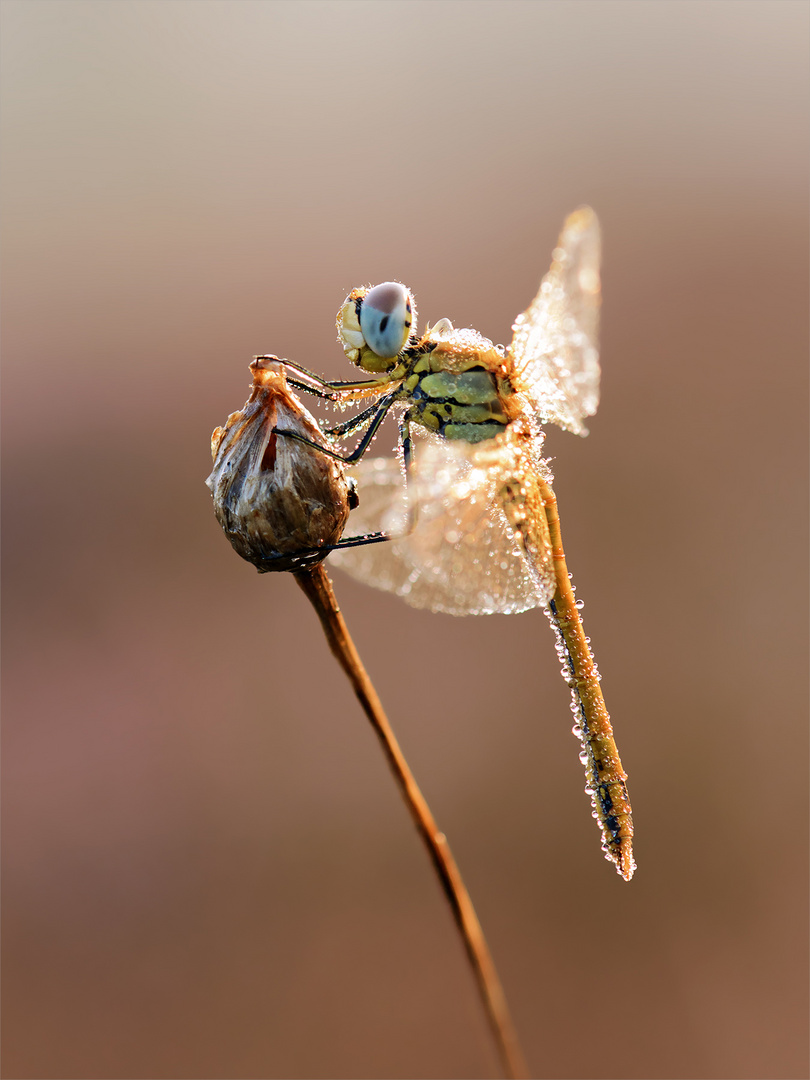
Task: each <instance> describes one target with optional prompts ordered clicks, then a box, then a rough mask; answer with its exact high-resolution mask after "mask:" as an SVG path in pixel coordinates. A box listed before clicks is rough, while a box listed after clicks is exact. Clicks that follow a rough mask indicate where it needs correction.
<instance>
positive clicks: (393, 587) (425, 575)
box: [330, 438, 554, 615]
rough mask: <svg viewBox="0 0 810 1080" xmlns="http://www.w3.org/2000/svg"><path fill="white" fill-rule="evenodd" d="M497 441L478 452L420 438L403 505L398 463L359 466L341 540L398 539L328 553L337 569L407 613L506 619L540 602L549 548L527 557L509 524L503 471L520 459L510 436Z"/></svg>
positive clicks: (548, 586)
mask: <svg viewBox="0 0 810 1080" xmlns="http://www.w3.org/2000/svg"><path fill="white" fill-rule="evenodd" d="M497 442H498V443H499V446H498V447H497V448H495V449H489V450H487V451H483V452H482V451H480V450H476V448H475V447H473V446H470V445H469V444H461V443H449V442H448V441H447V440H444V439H432V438H430V439H420V440H419V443H418V444H417V446H416V448H415V454H414V460H413V465H412V468H411V473H410V476H409V480H408V489H407V499H406V491H405V483H404V477H403V474H402V470H401V468H400V466H399V463H398V462H397V461H395V460H392V459H387V458H370V459H366V460H364V461H361V462H360V463H359V464H358V466H357V470H356V473H355V476H356V479H357V482H358V494H359V497H360V504H359V506H358V508H357V509H356V510H354V511H352V515H351V517H350V518H349V524H348V526H347V529H346V533H345V535H353V534H356V533H360V532H368V531H373V530H377V529H383V530H385V531H386V532H388V533H389V535H392V536H395V537H396V539H394V540H391V541H390V542H388V543H385V544H373V545H369V546H367V547H359V548H351V549H346V550H343V551H335V552H334V553H333V554H332V555H331V556H330V558H331V559H332V560H333V562H334V563H335V565H337V566H339V567H340V568H341V569H343V570H345V571H346V572H347V573H349V574H351V575H352V577H355V578H357V579H358V580H359V581H362V582H364V583H366V584H368V585H373V586H375V587H376V588H379V589H384V590H386V591H387V592H393V593H396V594H397V595H398V596H401V597H402V598H403V599H404V600H405V601H406V602H407V603H409V604H410V605H411V606H412V607H419V608H428V609H430V610H431V611H443V612H446V613H447V614H450V615H489V614H492V613H494V612H501V613H503V614H512V613H514V612H518V611H525V610H526V609H528V608H533V607H538V606H539V605H541V604H545V603H546V602H547V601H548V600H549V599H550V597H551V595H552V594H553V592H554V579H553V569H552V565H551V557H550V551H543V552H542V553H541V557H540V558H539V559H538V558H532V559H529V558H527V550H526V547H525V545H524V542H523V540H522V538H521V535H520V533H519V532H518V531H517V530H516V529H515V528H514V527H513V525H512V524H511V522H510V520H508V517H507V512H506V511H507V509H508V508H509V507H508V505H507V506H505V499H504V495H503V475H504V472H507V473H508V472H510V470H511V472H512V473H514V472H515V471H516V469H515V466H516V462H514V461H511V460H510V457H516V456H517V455H516V454H515V451H514V447H512V445H511V442H510V440H503V441H502V440H500V439H499V440H497ZM507 502H508V500H507ZM409 506H410V507H411V508H412V518H413V523H412V524H411V517H410V516H409ZM543 523H544V525H545V519H543ZM540 546H541V547H542V546H543V545H542V544H541V545H540Z"/></svg>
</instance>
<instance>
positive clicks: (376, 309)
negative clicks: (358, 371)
mask: <svg viewBox="0 0 810 1080" xmlns="http://www.w3.org/2000/svg"><path fill="white" fill-rule="evenodd" d="M414 323H415V312H414V306H413V299H412V297H411V294H410V292H409V291H408V290H407V289H406V288H405V286H404V285H400V284H399V282H398V281H384V282H383V283H382V285H375V286H374V288H373V289H369V291H368V292H367V293H366V295H365V296H364V297H363V303H362V305H361V307H360V329H361V330H362V332H363V337H364V338H365V342H366V345H368V347H369V348H370V349H371V351H372V352H374V353H376V354H377V356H382V357H384V358H386V359H390V358H393V357H395V356H399V354H400V353H401V352H402V350H403V349H404V347H405V344H406V342H407V340H408V338H409V337H410V336H411V328H412V325H413V324H414Z"/></svg>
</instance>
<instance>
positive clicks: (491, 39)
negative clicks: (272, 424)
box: [2, 0, 808, 1078]
mask: <svg viewBox="0 0 810 1080" xmlns="http://www.w3.org/2000/svg"><path fill="white" fill-rule="evenodd" d="M3 23H4V26H3V57H2V70H3V79H4V92H3V107H4V145H5V150H4V160H5V169H4V172H5V186H4V200H5V245H4V259H5V273H4V309H5V319H4V386H5V393H4V425H3V440H4V448H5V454H4V474H5V475H4V493H3V494H4V511H5V512H4V535H5V539H4V569H5V577H4V583H5V590H4V593H5V620H4V624H3V631H4V658H5V666H4V676H5V677H4V688H3V689H4V701H5V710H4V719H5V723H4V748H5V753H4V757H3V769H4V788H3V791H4V800H5V801H4V817H3V829H4V843H3V858H4V866H5V869H4V877H3V881H4V901H3V946H4V948H3V965H4V995H3V1004H4V1013H5V1023H4V1039H5V1047H4V1074H5V1075H6V1076H8V1077H79V1078H95V1077H113V1078H118V1077H122V1078H123V1077H148V1078H152V1077H156V1078H157V1077H160V1078H162V1077H192V1078H194V1077H200V1078H203V1077H204V1078H208V1077H222V1078H237V1077H240V1078H242V1077H251V1078H252V1077H257V1078H264V1077H268V1078H270V1077H488V1076H493V1075H497V1069H498V1066H497V1061H496V1059H495V1057H494V1055H493V1052H492V1049H491V1046H490V1042H489V1036H488V1032H487V1030H486V1027H485V1025H484V1022H483V1019H482V1015H481V1010H480V1006H479V1002H478V1000H477V998H476V995H475V991H474V988H473V983H472V979H471V976H470V972H469V970H468V968H467V966H466V961H465V957H464V954H463V952H462V949H461V947H460V945H459V943H458V941H457V939H456V936H455V933H454V929H453V924H452V921H451V918H450V915H449V912H448V910H447V906H446V904H445V901H444V898H443V896H442V894H441V892H440V890H439V887H438V885H437V883H436V881H435V879H434V876H433V873H432V870H431V867H430V865H429V863H428V860H427V859H426V857H425V855H424V853H423V850H422V848H421V846H420V843H419V841H418V839H417V838H416V836H415V833H414V830H413V828H412V826H411V823H410V820H409V818H408V816H407V814H406V812H405V810H404V808H403V806H402V804H401V802H400V800H399V797H398V795H397V792H396V790H395V788H394V785H393V783H392V781H391V778H390V776H389V774H388V771H387V768H386V766H385V763H384V761H383V758H382V756H381V753H380V751H379V748H378V746H377V744H376V741H375V739H374V737H373V736H372V734H371V731H370V729H369V727H368V725H367V723H366V721H365V720H364V718H363V717H362V716H361V714H360V712H359V709H358V708H357V706H356V704H355V702H354V700H353V698H352V696H351V694H350V691H349V688H348V686H347V684H346V682H345V680H344V678H343V676H342V674H341V673H340V672H339V671H338V669H337V667H336V665H335V664H334V662H333V660H332V658H331V656H330V655H329V653H328V651H327V649H326V646H325V644H324V642H323V639H322V637H321V635H320V631H319V628H318V625H317V622H316V619H315V617H314V615H313V613H312V611H311V610H310V609H309V608H308V606H307V604H306V602H305V600H304V597H303V595H302V594H301V593H300V591H299V590H298V589H297V587H296V585H295V582H294V581H293V580H292V579H291V578H288V577H287V576H284V575H278V576H275V575H270V576H263V577H259V576H258V575H257V574H256V572H255V571H254V569H253V568H252V567H251V566H249V565H248V564H247V563H244V562H242V561H241V560H240V559H239V558H238V557H237V556H236V555H235V554H234V553H233V552H232V551H231V549H230V547H229V545H228V544H227V542H226V541H225V539H224V537H223V536H222V533H221V532H220V529H219V526H218V525H217V523H216V521H215V519H214V515H213V513H212V511H211V505H210V497H209V494H208V491H207V489H206V488H205V486H204V484H203V480H204V478H205V477H206V475H207V473H208V471H209V468H210V456H209V436H210V432H211V430H212V428H213V427H214V426H215V425H216V424H218V423H221V422H222V421H223V420H224V418H225V416H226V415H227V414H228V413H229V412H231V411H232V410H234V409H236V408H238V407H240V406H241V404H242V403H243V401H244V400H245V397H246V396H247V387H248V381H249V376H248V371H247V365H248V363H249V361H250V359H251V357H252V356H253V355H254V354H255V353H260V352H265V351H270V352H275V353H278V354H279V355H282V356H289V357H291V358H294V359H297V360H299V361H300V362H302V363H304V364H306V365H308V366H310V367H312V368H315V369H317V370H319V371H322V372H324V373H325V374H327V375H328V376H331V377H333V378H341V377H343V378H345V377H348V365H347V363H346V361H345V359H344V357H343V355H342V352H341V350H340V348H339V346H338V345H337V344H336V342H335V333H334V313H335V312H336V310H337V308H338V306H339V305H340V303H341V301H342V299H343V297H344V296H345V294H346V293H347V292H348V290H349V289H350V288H351V287H352V286H354V285H356V284H360V283H363V282H374V281H378V280H384V279H386V278H397V279H401V280H403V281H406V282H408V283H409V284H410V285H411V287H412V288H413V289H414V291H415V293H416V296H417V300H418V302H419V306H420V310H421V312H422V316H423V319H429V320H431V321H435V320H436V319H437V318H439V317H441V316H445V315H446V316H449V317H450V318H451V319H453V321H454V322H455V323H456V325H461V326H467V325H471V326H475V327H477V328H479V329H480V330H481V331H482V332H484V333H485V334H487V335H488V336H490V337H492V338H493V339H494V340H496V341H506V340H508V337H509V334H510V326H511V323H512V320H513V319H514V316H515V315H516V314H517V312H518V311H521V310H522V309H523V308H524V307H525V306H526V304H527V303H528V301H529V300H530V299H531V297H532V296H533V294H534V291H535V289H536V287H537V283H538V281H539V279H540V276H541V274H542V273H543V272H544V271H545V269H546V268H547V266H548V263H549V259H550V253H551V250H552V247H553V246H554V242H555V238H556V236H557V232H558V229H559V227H560V224H561V223H562V220H563V218H564V216H565V214H566V213H567V212H569V211H570V210H572V209H573V208H575V207H576V206H578V205H580V204H582V203H590V204H591V205H593V206H594V207H595V208H596V210H597V212H598V214H599V216H600V219H601V221H602V225H603V229H604V245H605V263H604V318H603V393H602V403H601V407H600V412H599V414H598V416H597V417H595V418H594V420H593V422H592V423H591V424H590V428H591V435H590V437H589V438H588V439H584V440H580V439H577V438H576V437H574V436H571V435H566V434H564V433H561V432H556V431H552V432H550V433H549V439H548V443H547V445H548V447H549V452H550V454H551V455H552V456H553V457H554V469H555V473H556V477H557V484H556V487H557V492H558V496H559V499H560V505H561V512H562V515H563V527H564V535H565V539H566V548H567V552H568V556H569V565H570V567H571V568H572V570H573V572H574V579H575V582H576V583H577V585H578V589H579V595H580V596H581V597H582V598H584V599H585V601H586V610H585V616H586V628H587V630H588V632H589V634H590V635H591V637H592V640H593V642H594V647H595V651H596V656H597V659H598V661H599V665H600V668H601V670H602V673H603V678H604V683H603V686H604V689H605V695H606V700H607V702H608V705H609V708H610V709H611V712H612V715H613V719H614V723H615V728H616V732H617V739H618V742H619V746H620V749H621V752H622V756H623V759H624V763H625V765H626V767H627V769H628V771H629V773H630V791H631V794H632V798H633V805H634V809H635V814H636V826H637V855H638V861H639V869H638V872H637V875H636V878H635V880H634V881H633V882H632V883H631V884H630V885H627V884H625V883H624V882H623V881H621V880H620V879H619V877H618V876H617V875H616V874H615V872H614V871H613V869H612V868H611V866H610V865H609V864H608V863H607V862H605V861H604V860H603V858H602V857H601V854H600V851H599V842H598V837H597V832H596V829H595V826H594V824H593V822H592V821H591V818H590V813H589V805H588V800H587V799H586V796H585V795H584V794H583V791H582V788H583V775H582V771H581V767H580V765H579V762H578V760H577V744H576V742H575V740H574V738H573V737H572V735H571V732H570V728H571V718H570V714H569V710H568V691H567V689H566V687H565V686H564V684H563V682H562V680H561V679H560V677H559V673H558V664H557V659H556V656H555V653H554V647H553V640H552V635H551V633H550V630H549V628H548V625H547V623H546V620H545V619H544V618H543V616H542V614H541V613H539V612H530V613H528V614H526V615H522V616H517V617H512V618H506V617H490V618H482V619H459V620H455V619H452V618H449V617H445V616H439V615H432V614H430V613H425V612H415V611H411V610H409V609H408V608H406V607H405V606H404V605H403V604H402V603H401V602H400V601H398V600H397V599H395V598H392V597H389V596H386V595H383V594H379V593H375V592H373V591H372V590H370V589H367V588H365V587H363V586H362V585H358V584H355V583H353V582H352V581H350V580H348V579H346V578H345V577H343V576H342V575H340V573H339V572H338V571H336V572H335V584H336V588H337V590H338V594H339V598H340V600H341V603H342V606H343V610H344V613H345V615H346V617H347V620H348V622H349V624H350V627H351V629H352V630H353V633H354V635H355V637H356V641H357V644H358V646H359V648H360V651H361V653H362V655H363V657H364V659H365V661H366V665H367V667H368V669H369V671H370V673H371V674H372V677H373V678H374V680H375V681H376V684H377V687H378V689H379V692H380V695H381V697H382V699H383V701H384V703H385V704H386V706H387V708H388V711H389V713H390V716H391V719H392V722H393V724H394V726H395V728H396V730H397V732H398V734H399V737H400V740H401V742H402V744H403V747H404V749H405V751H406V753H407V755H408V756H409V759H410V761H411V763H412V766H413V768H414V770H415V772H416V774H417V776H418V778H419V780H420V782H421V785H422V787H423V790H424V792H425V794H426V796H427V798H428V800H429V802H430V803H431V805H432V808H433V810H434V812H435V814H436V816H437V818H438V821H439V823H440V825H441V827H442V828H443V829H444V830H445V831H446V832H447V834H448V836H449V839H450V842H451V844H452V846H453V849H454V852H455V854H456V857H457V859H458V861H459V863H460V865H461V868H462V871H463V872H464V874H465V876H466V878H467V882H468V885H469V887H470V890H471V892H472V895H473V898H474V901H475V903H476V906H477V909H478V912H479V915H480V917H481V920H482V922H483V924H484V928H485V930H486V931H487V933H488V936H489V939H490V944H491V947H492V949H493V952H494V955H495V959H496V962H497V964H498V966H499V970H500V973H501V976H502V979H503V982H504V985H505V988H506V991H507V995H508V997H509V1000H510V1003H511V1006H512V1010H513V1013H514V1017H515V1020H516V1023H517V1026H518V1029H519V1031H520V1033H521V1035H522V1038H523V1041H524V1044H525V1049H526V1053H527V1056H528V1058H529V1060H530V1062H531V1066H532V1074H533V1075H534V1076H537V1077H648V1078H649V1077H656V1078H657V1077H689V1078H692V1077H695V1078H703V1077H723V1078H724V1077H779V1078H788V1077H803V1076H806V1075H807V1068H808V1065H807V1031H806V1028H807V1004H808V1003H807V984H806V968H807V948H806V946H807V940H806V939H807V918H806V916H807V906H806V905H807V884H808V873H807V871H808V865H807V863H808V859H807V850H808V849H807V821H808V815H807V798H806V771H807V726H806V700H807V698H806V689H807V687H806V651H805V645H806V635H805V607H806V596H807V588H806V585H807V582H806V571H805V557H806V550H807V508H806V482H807V475H806V473H807V422H806V400H807V355H806V353H807V314H806V308H807V295H808V293H807V289H808V252H807V223H808V222H807V218H808V212H807V196H806V192H807V178H808V140H807V121H808V60H807V32H808V7H807V5H806V4H805V3H793V2H788V3H780V2H778V0H768V2H767V3H758V2H747V3H734V2H727V3H712V4H709V3H689V2H685V0H678V2H676V3H667V2H662V3H623V2H603V0H600V2H598V3H590V2H580V3H555V2H543V3H539V2H537V3H525V2H508V0H501V2H498V3H490V2H478V3H463V2H462V3H457V2H443V3H422V2H408V3H402V2H387V3H370V2H363V0H344V2H340V0H339V2H334V3H322V2H317V0H316V2H308V0H303V2H290V3H288V2H262V0H255V2H241V0H229V2H227V3H223V2H219V0H208V2H204V3H202V2H177V0H174V2H151V0H142V2H141V0H139V2H131V0H117V2H116V3H107V2H95V0H88V2H85V0H56V2H51V0H36V2H18V0H6V2H5V3H4V4H3ZM393 441H394V434H393V432H390V433H388V434H386V435H384V436H383V438H382V441H379V440H378V443H377V447H378V449H379V450H381V451H384V450H387V449H388V447H393Z"/></svg>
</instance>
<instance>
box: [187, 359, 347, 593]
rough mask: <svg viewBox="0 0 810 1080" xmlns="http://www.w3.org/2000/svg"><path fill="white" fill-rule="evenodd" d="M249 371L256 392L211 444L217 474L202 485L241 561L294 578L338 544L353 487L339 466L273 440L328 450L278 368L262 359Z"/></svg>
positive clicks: (309, 450)
mask: <svg viewBox="0 0 810 1080" xmlns="http://www.w3.org/2000/svg"><path fill="white" fill-rule="evenodd" d="M250 370H251V372H252V373H253V387H252V389H251V393H250V397H249V398H248V400H247V401H246V402H245V406H244V408H242V409H241V410H240V411H239V412H235V413H231V415H230V416H229V417H228V419H227V421H226V422H225V426H224V427H218V428H216V430H215V431H214V434H213V435H212V437H211V453H212V455H213V458H214V469H213V472H212V473H211V475H210V476H209V477H208V479H207V480H206V484H207V485H208V487H209V488H210V489H211V493H212V495H213V496H214V511H215V513H216V515H217V520H218V521H219V523H220V525H221V526H222V528H223V529H224V531H225V535H226V536H227V537H228V539H229V540H230V542H231V543H232V544H233V546H234V548H235V550H236V551H237V552H238V553H239V554H240V555H241V556H242V558H243V559H247V560H248V562H252V563H253V565H254V566H256V567H257V568H258V569H259V571H260V572H262V573H264V572H266V571H268V570H296V569H299V568H300V567H302V566H307V565H312V564H313V563H315V562H320V560H321V559H323V558H325V556H326V555H327V554H328V552H329V548H330V545H332V544H336V543H337V541H338V540H339V539H340V536H341V533H342V532H343V529H344V527H345V525H346V520H347V518H348V516H349V508H350V498H351V494H350V485H349V481H347V479H346V476H345V474H344V471H343V466H342V465H341V463H340V462H339V461H336V460H335V459H334V458H332V457H329V456H327V454H322V453H320V452H319V451H318V450H316V449H315V448H314V447H313V446H307V445H305V444H304V443H302V442H299V441H298V440H297V439H295V438H290V437H287V436H284V435H280V434H276V432H275V430H274V429H276V428H278V429H281V430H282V431H290V432H293V433H294V434H297V435H300V436H301V437H302V438H305V439H308V440H309V441H310V442H313V443H317V444H319V445H321V446H326V445H327V444H326V440H325V438H324V435H323V433H322V432H321V430H320V428H319V427H318V425H317V423H316V422H315V419H314V418H313V417H312V416H311V415H310V414H309V413H308V412H307V410H306V409H305V408H304V407H303V405H302V404H301V402H300V401H299V400H298V398H297V397H296V396H295V395H294V394H293V393H291V392H290V390H289V388H288V386H287V380H286V378H285V375H284V367H283V363H282V362H281V361H279V360H278V358H277V357H260V358H258V359H256V360H254V361H253V363H252V364H251V365H250ZM320 548H323V549H324V550H323V552H322V553H321V552H320V551H319V550H318V549H320Z"/></svg>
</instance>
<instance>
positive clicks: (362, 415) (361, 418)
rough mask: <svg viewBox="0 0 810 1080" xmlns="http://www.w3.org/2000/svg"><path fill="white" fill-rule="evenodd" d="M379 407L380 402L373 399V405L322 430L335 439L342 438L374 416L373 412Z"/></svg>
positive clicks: (352, 432) (351, 433)
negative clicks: (340, 422)
mask: <svg viewBox="0 0 810 1080" xmlns="http://www.w3.org/2000/svg"><path fill="white" fill-rule="evenodd" d="M379 407H380V402H379V401H375V402H374V404H373V405H369V407H368V408H367V409H363V411H362V412H359V413H356V414H355V415H354V416H352V417H350V418H349V419H348V420H344V421H343V423H342V424H336V425H335V426H334V427H331V428H324V431H325V433H326V434H327V435H332V436H333V437H334V438H336V439H343V438H345V436H346V435H353V434H354V432H355V431H359V430H360V428H362V427H363V426H364V425H365V424H367V423H368V422H369V421H371V420H372V419H373V418H374V414H375V413H376V412H377V409H378V408H379Z"/></svg>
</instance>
